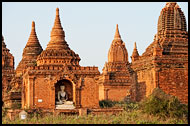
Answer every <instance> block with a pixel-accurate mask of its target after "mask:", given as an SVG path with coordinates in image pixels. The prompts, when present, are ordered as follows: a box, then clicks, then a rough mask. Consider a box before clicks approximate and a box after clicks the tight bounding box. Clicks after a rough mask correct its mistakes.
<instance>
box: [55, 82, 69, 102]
mask: <svg viewBox="0 0 190 126" xmlns="http://www.w3.org/2000/svg"><path fill="white" fill-rule="evenodd" d="M60 88H61V91H58V102H57V104H59V105H61V104H64V103H65V102H66V101H67V100H68V94H67V93H66V92H65V86H64V85H63V86H60Z"/></svg>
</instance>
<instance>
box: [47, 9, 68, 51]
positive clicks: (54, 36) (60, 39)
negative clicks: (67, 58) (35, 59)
mask: <svg viewBox="0 0 190 126" xmlns="http://www.w3.org/2000/svg"><path fill="white" fill-rule="evenodd" d="M46 49H69V47H68V44H67V43H66V41H65V32H64V31H63V28H62V26H61V21H60V17H59V8H56V16H55V21H54V26H53V28H52V30H51V40H50V42H49V43H48V45H47V48H46Z"/></svg>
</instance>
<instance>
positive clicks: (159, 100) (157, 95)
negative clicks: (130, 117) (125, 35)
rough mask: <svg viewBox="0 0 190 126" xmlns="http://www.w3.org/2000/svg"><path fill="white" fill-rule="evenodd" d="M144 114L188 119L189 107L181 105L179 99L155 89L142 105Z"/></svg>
mask: <svg viewBox="0 0 190 126" xmlns="http://www.w3.org/2000/svg"><path fill="white" fill-rule="evenodd" d="M140 108H141V109H142V111H143V112H145V113H148V114H153V115H158V116H161V117H176V118H180V117H183V116H186V117H187V113H188V107H187V105H184V104H181V103H180V101H179V100H178V99H177V97H174V96H170V95H168V94H165V93H164V92H163V91H162V90H161V89H159V88H156V89H154V91H153V93H152V94H151V95H150V96H149V97H148V98H146V99H144V100H143V101H142V102H141V103H140Z"/></svg>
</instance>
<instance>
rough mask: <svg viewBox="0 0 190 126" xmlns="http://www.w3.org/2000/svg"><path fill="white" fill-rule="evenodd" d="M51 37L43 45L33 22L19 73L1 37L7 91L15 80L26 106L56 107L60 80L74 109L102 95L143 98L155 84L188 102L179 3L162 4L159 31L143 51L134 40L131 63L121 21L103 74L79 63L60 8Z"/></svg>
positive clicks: (90, 104) (183, 25)
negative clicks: (45, 44)
mask: <svg viewBox="0 0 190 126" xmlns="http://www.w3.org/2000/svg"><path fill="white" fill-rule="evenodd" d="M50 37H51V39H50V41H49V43H48V44H47V47H46V49H45V50H43V49H42V47H41V45H40V43H39V41H38V38H37V35H36V32H35V24H34V22H32V30H31V34H30V37H29V39H28V42H27V44H26V46H25V48H24V50H23V56H22V60H21V61H20V63H19V65H18V67H17V68H16V73H14V58H13V56H12V55H11V54H10V53H9V50H8V49H7V48H6V45H5V43H4V40H3V38H2V73H3V74H2V79H3V80H2V82H3V85H2V87H3V91H4V89H6V88H5V87H7V86H8V85H12V90H11V91H12V93H14V92H15V93H16V92H17V94H18V95H14V96H19V92H20V93H21V94H20V99H21V95H22V108H29V109H34V108H45V109H56V101H57V100H58V97H57V95H58V91H60V86H61V85H65V91H66V92H67V93H68V101H71V102H73V103H74V105H75V107H76V108H98V107H99V101H100V100H108V99H109V100H116V101H118V100H123V99H124V98H126V97H127V98H130V99H131V100H133V101H141V100H142V99H143V98H145V97H147V96H149V95H150V94H151V93H152V91H153V89H155V88H156V87H159V88H161V89H162V90H163V91H165V92H166V93H167V94H171V95H173V96H177V97H178V98H179V99H180V101H181V102H182V103H186V104H187V103H188V32H187V28H186V21H185V16H184V14H183V12H182V11H181V9H180V8H179V6H178V5H177V3H176V2H168V3H166V6H165V7H164V8H163V9H162V11H161V13H160V16H159V19H158V25H157V34H156V35H155V37H154V40H153V42H152V43H151V44H150V45H149V46H148V47H147V49H146V50H145V52H144V53H143V54H142V55H139V53H138V50H137V44H136V42H135V44H134V50H133V52H132V56H131V59H132V62H131V63H129V61H128V52H127V49H126V47H125V43H124V42H123V40H122V39H121V35H120V33H119V29H118V25H117V26H116V32H115V36H114V39H113V41H112V43H111V46H110V49H109V52H108V61H107V62H105V65H104V68H103V72H102V73H101V74H100V72H99V70H98V67H83V66H80V65H79V62H80V60H81V59H80V57H79V55H78V54H76V53H75V52H74V51H73V50H71V49H70V47H69V45H68V44H67V42H66V40H65V32H64V30H63V28H62V26H61V22H60V17H59V9H58V8H57V9H56V17H55V21H54V26H53V28H52V31H51V36H50ZM10 80H11V82H10ZM19 89H20V90H19ZM12 95H13V94H12ZM10 96H11V94H10ZM17 98H18V97H17Z"/></svg>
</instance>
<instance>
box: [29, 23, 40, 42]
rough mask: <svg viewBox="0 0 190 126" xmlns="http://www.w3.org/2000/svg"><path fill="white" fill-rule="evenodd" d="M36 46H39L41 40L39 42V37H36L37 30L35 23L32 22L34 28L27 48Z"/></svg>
mask: <svg viewBox="0 0 190 126" xmlns="http://www.w3.org/2000/svg"><path fill="white" fill-rule="evenodd" d="M31 44H32V45H34V44H39V40H38V37H37V35H36V28H35V22H34V21H32V28H31V32H30V36H29V39H28V42H27V44H26V45H27V46H30V45H31Z"/></svg>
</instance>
